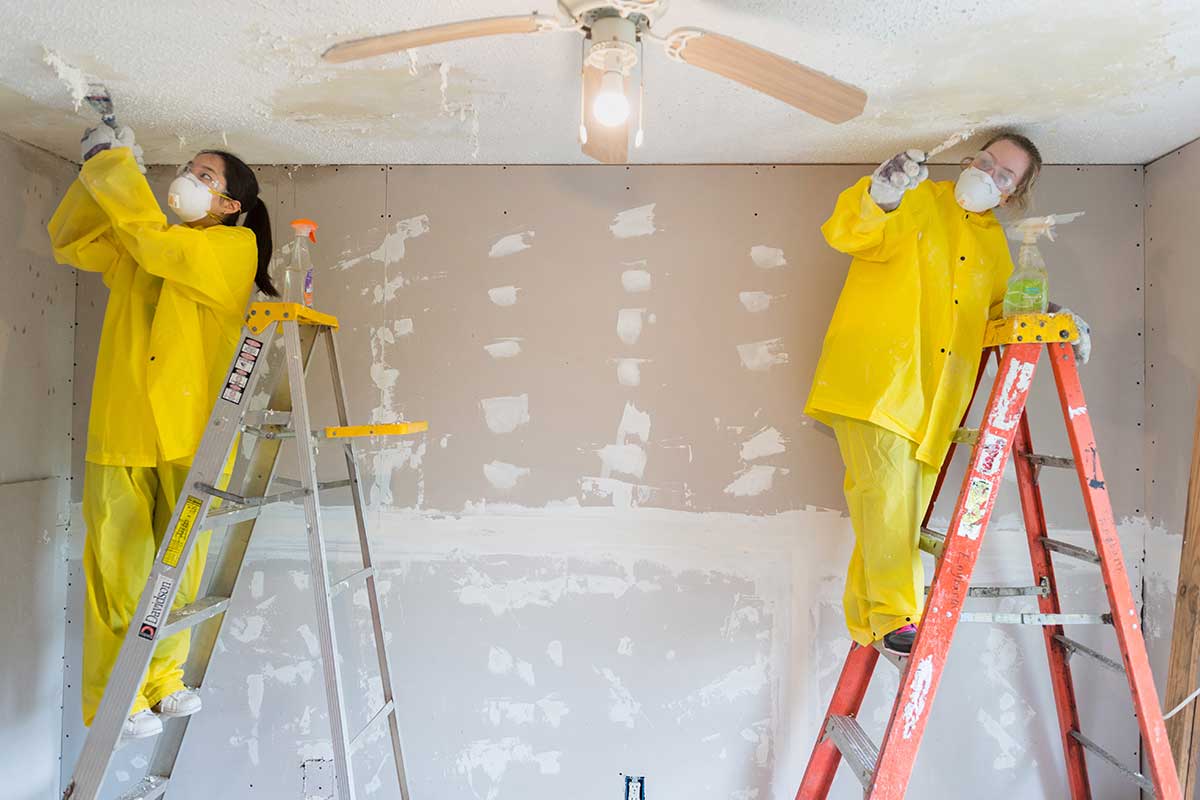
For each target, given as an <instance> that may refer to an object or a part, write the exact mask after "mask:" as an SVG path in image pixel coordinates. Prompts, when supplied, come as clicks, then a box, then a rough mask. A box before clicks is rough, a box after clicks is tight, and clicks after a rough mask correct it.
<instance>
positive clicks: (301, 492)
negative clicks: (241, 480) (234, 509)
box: [196, 483, 308, 511]
mask: <svg viewBox="0 0 1200 800" xmlns="http://www.w3.org/2000/svg"><path fill="white" fill-rule="evenodd" d="M196 489H197V490H199V491H201V492H204V493H205V494H210V495H212V496H213V497H219V498H221V499H222V500H225V501H227V502H230V503H236V504H237V505H239V506H241V507H242V508H251V507H260V508H261V507H262V506H269V505H271V504H272V503H284V502H287V501H288V500H299V499H300V498H301V497H306V496H308V489H303V488H301V489H293V490H292V491H290V492H278V493H276V494H269V495H267V496H266V497H242V496H241V495H240V494H234V493H233V492H225V491H222V490H220V489H218V488H217V487H215V486H213V485H212V484H208V483H197V484H196ZM238 510H239V511H240V510H241V509H238Z"/></svg>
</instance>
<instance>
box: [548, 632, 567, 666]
mask: <svg viewBox="0 0 1200 800" xmlns="http://www.w3.org/2000/svg"><path fill="white" fill-rule="evenodd" d="M546 657H547V658H549V659H550V661H551V663H553V664H554V666H556V667H561V666H562V665H563V646H562V642H560V641H558V640H557V639H555V640H554V641H553V642H551V643H550V644H548V645H546Z"/></svg>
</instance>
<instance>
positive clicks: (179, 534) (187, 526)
mask: <svg viewBox="0 0 1200 800" xmlns="http://www.w3.org/2000/svg"><path fill="white" fill-rule="evenodd" d="M202 505H203V503H202V502H200V498H198V497H192V496H191V495H188V499H187V500H185V501H184V503H183V511H182V512H180V514H179V522H178V523H177V524H176V525H175V530H174V532H172V533H171V541H169V542H167V552H166V553H165V554H164V555H163V563H164V564H166V565H167V566H168V567H178V566H179V558H180V556H182V555H183V546H184V545H185V544H187V540H188V536H190V535H191V533H192V528H193V527H195V525H196V518H197V517H199V516H200V506H202Z"/></svg>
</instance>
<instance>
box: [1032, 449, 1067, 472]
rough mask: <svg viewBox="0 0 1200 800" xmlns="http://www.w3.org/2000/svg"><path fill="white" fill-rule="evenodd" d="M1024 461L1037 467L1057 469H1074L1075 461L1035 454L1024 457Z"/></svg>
mask: <svg viewBox="0 0 1200 800" xmlns="http://www.w3.org/2000/svg"><path fill="white" fill-rule="evenodd" d="M1024 458H1025V460H1026V461H1028V462H1029V463H1030V464H1033V465H1035V466H1039V467H1056V468H1058V469H1075V459H1073V458H1063V457H1062V456H1041V455H1038V454H1037V453H1027V454H1025V455H1024Z"/></svg>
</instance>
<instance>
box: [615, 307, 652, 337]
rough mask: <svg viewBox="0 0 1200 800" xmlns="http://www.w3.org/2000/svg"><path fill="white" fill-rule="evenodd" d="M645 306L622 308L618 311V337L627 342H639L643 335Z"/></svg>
mask: <svg viewBox="0 0 1200 800" xmlns="http://www.w3.org/2000/svg"><path fill="white" fill-rule="evenodd" d="M645 313H646V309H644V308H622V309H621V310H619V311H618V312H617V337H618V338H619V339H620V340H621V341H622V342H624V343H625V344H637V340H638V339H639V338H640V337H641V335H642V315H643V314H645Z"/></svg>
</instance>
